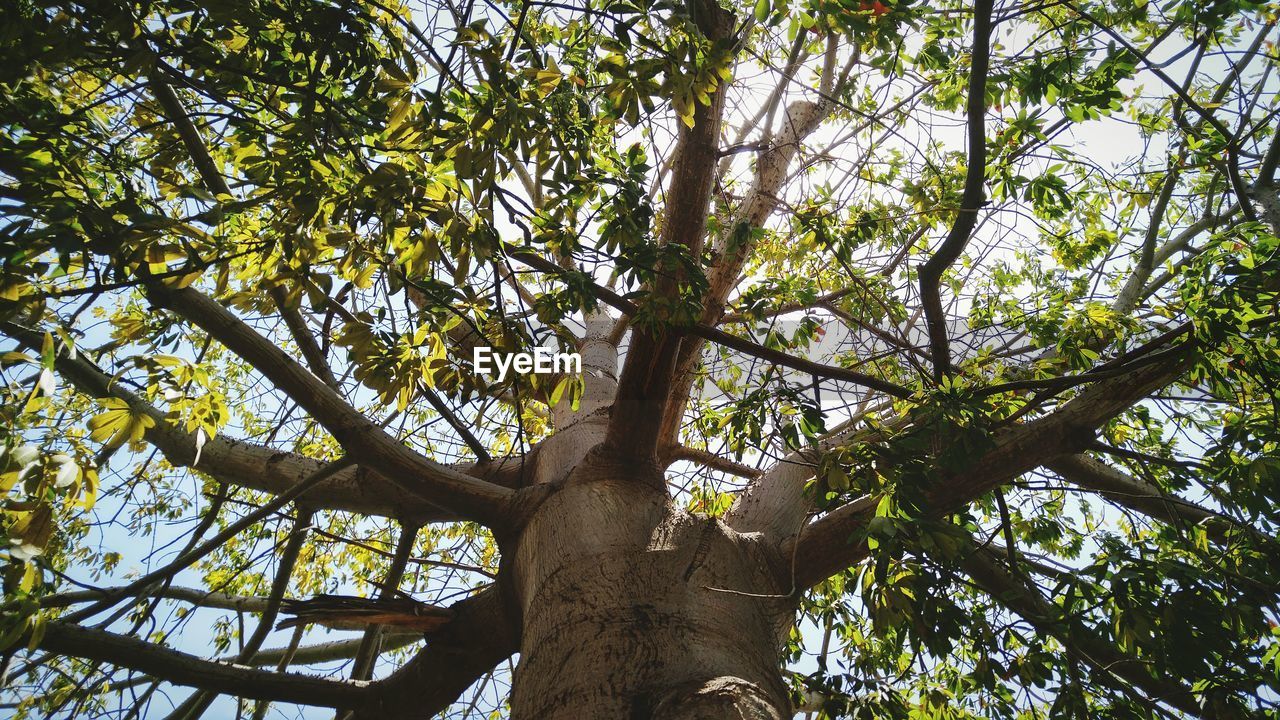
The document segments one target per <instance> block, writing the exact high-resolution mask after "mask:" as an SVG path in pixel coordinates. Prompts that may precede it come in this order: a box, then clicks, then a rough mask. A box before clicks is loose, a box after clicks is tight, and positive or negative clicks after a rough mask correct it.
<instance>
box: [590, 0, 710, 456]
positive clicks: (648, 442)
mask: <svg viewBox="0 0 1280 720" xmlns="http://www.w3.org/2000/svg"><path fill="white" fill-rule="evenodd" d="M689 9H690V13H691V14H696V17H698V18H699V19H698V26H699V28H700V29H701V30H702V32H703V34H705V35H706V36H707V38H708V39H709V40H712V41H720V40H723V39H725V38H727V37H728V35H729V33H730V32H731V31H732V29H733V22H732V18H733V16H732V15H731V14H730V13H729V12H728V11H726V10H724V9H722V8H720V7H719V5H718V4H717V3H716V2H714V1H713V0H692V1H691V2H690V3H689ZM726 86H727V82H721V83H720V85H719V86H718V87H717V88H716V89H715V91H714V92H712V93H711V96H710V101H709V102H708V103H706V104H703V103H701V102H697V101H695V107H694V110H693V120H692V123H691V124H690V125H689V126H687V127H685V126H684V125H682V126H681V128H680V136H679V139H678V140H677V142H676V148H675V151H674V153H673V155H672V158H673V159H672V164H671V183H670V185H669V186H668V188H667V203H666V207H665V209H664V212H663V218H662V232H661V235H660V236H659V238H658V242H659V244H660V245H661V246H663V247H667V248H674V247H678V246H683V251H684V252H687V253H688V255H689V257H691V258H693V259H694V260H695V261H696V260H697V259H699V258H700V257H701V256H702V248H703V243H704V236H705V234H706V226H707V215H708V212H709V210H710V205H711V192H712V188H713V186H714V184H715V180H716V170H717V166H718V163H717V160H718V159H719V149H720V124H721V121H722V119H723V116H724V103H725V96H726V94H727V93H726V90H727V88H726ZM655 270H656V277H657V280H656V281H655V282H654V285H653V287H652V288H651V292H650V297H649V302H650V303H651V308H652V310H653V312H654V313H655V314H656V316H657V317H656V318H655V319H656V321H657V322H655V323H654V324H652V325H647V326H646V327H636V328H635V329H634V330H633V332H632V336H631V347H630V350H629V351H628V353H627V359H626V361H625V362H624V363H623V367H622V372H621V373H620V374H619V375H618V389H617V393H616V395H615V396H614V409H613V412H612V413H611V414H610V417H609V429H608V433H607V435H606V439H605V443H606V446H607V447H609V448H611V449H612V451H613V452H615V453H617V454H620V455H623V456H627V457H632V458H635V459H638V460H641V461H656V459H657V457H656V456H657V450H658V442H659V440H658V437H659V435H658V434H659V430H660V428H659V427H658V424H659V423H658V420H659V419H660V418H661V417H662V416H663V411H664V409H665V408H666V405H667V401H668V398H669V397H670V395H671V382H672V379H673V375H674V373H675V365H676V356H677V354H678V353H679V351H680V343H681V340H682V338H683V336H684V332H683V331H682V329H681V328H680V327H678V326H677V325H676V324H675V323H673V322H670V321H673V320H676V318H675V317H672V315H671V311H672V310H673V309H675V308H677V307H678V306H679V305H680V304H681V302H682V300H681V296H682V294H683V293H684V292H687V289H686V288H684V287H682V286H683V285H684V284H685V273H684V272H683V270H682V269H681V268H680V267H678V265H677V264H676V263H671V262H663V263H662V264H661V265H660V266H659V267H658V268H656V269H655Z"/></svg>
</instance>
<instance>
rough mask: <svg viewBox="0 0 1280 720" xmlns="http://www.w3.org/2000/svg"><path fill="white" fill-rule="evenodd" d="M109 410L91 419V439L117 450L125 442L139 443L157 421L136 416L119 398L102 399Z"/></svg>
mask: <svg viewBox="0 0 1280 720" xmlns="http://www.w3.org/2000/svg"><path fill="white" fill-rule="evenodd" d="M98 402H99V403H101V404H102V405H103V406H104V407H106V408H107V409H106V410H105V411H103V412H102V413H99V414H98V415H95V416H93V417H92V418H90V419H89V431H90V432H89V439H90V440H93V441H95V442H103V443H106V446H107V447H109V448H117V447H120V446H121V445H123V444H124V443H125V442H137V441H139V440H141V439H142V438H143V436H144V435H145V434H146V432H147V429H148V428H151V427H154V426H155V424H156V421H155V420H154V419H152V418H151V417H150V416H148V415H134V414H133V409H132V408H130V407H129V404H128V403H126V402H125V401H124V400H121V399H119V398H100V399H99V400H98Z"/></svg>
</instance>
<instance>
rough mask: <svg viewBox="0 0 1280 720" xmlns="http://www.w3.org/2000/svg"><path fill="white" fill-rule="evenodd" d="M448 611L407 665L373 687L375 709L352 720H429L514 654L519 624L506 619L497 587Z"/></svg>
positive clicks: (455, 604)
mask: <svg viewBox="0 0 1280 720" xmlns="http://www.w3.org/2000/svg"><path fill="white" fill-rule="evenodd" d="M449 609H450V610H452V611H453V612H454V618H453V620H452V621H450V622H449V623H448V624H447V625H445V626H444V627H442V628H441V629H439V630H437V631H435V632H434V633H432V634H431V636H430V638H429V641H428V643H427V646H426V647H424V648H423V649H422V650H421V651H420V652H419V653H418V654H417V655H416V656H415V657H414V658H413V659H412V660H410V661H409V662H408V663H406V664H405V665H404V666H403V667H401V668H400V669H399V670H397V671H396V672H395V673H394V674H393V675H391V677H389V678H387V679H386V680H382V681H380V682H378V683H377V695H378V703H377V708H376V709H371V710H366V711H363V712H359V711H358V712H356V714H355V718H356V720H418V719H419V718H425V717H433V716H435V714H436V713H439V712H441V711H442V710H444V709H445V708H447V707H448V706H449V705H450V704H452V703H453V701H455V700H457V699H458V696H459V695H461V694H462V692H463V691H464V690H466V689H467V688H468V687H470V686H471V684H472V683H473V682H475V681H476V680H477V679H479V678H480V677H482V676H483V675H484V674H485V673H487V672H489V671H490V670H492V669H493V667H494V666H495V665H497V664H498V663H500V662H502V661H503V660H505V659H507V658H508V657H510V656H511V655H512V653H514V652H516V651H517V650H518V649H519V635H520V633H519V629H518V624H517V623H516V622H515V621H513V620H512V619H510V618H509V617H508V616H507V613H506V610H505V607H504V603H503V600H502V596H501V593H500V591H499V590H498V588H497V587H496V586H491V587H489V588H487V589H485V590H482V591H481V592H479V593H477V594H475V595H473V596H471V597H469V598H467V599H465V600H462V601H460V602H457V603H454V604H453V605H452V606H450V608H449Z"/></svg>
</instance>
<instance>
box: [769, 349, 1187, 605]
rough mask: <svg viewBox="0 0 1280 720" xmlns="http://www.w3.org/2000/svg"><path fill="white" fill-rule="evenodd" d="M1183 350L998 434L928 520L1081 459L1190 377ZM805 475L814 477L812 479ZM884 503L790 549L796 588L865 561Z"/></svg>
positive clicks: (810, 529) (934, 499)
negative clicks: (1108, 432) (860, 534)
mask: <svg viewBox="0 0 1280 720" xmlns="http://www.w3.org/2000/svg"><path fill="white" fill-rule="evenodd" d="M1180 347H1181V348H1182V351H1181V352H1180V353H1178V354H1174V355H1170V356H1167V357H1165V358H1164V359H1163V361H1162V362H1158V363H1151V364H1149V365H1145V366H1143V367H1140V368H1138V369H1136V370H1133V371H1132V372H1130V373H1127V374H1125V375H1121V376H1117V377H1112V378H1108V379H1106V380H1102V381H1100V382H1097V383H1095V384H1093V385H1091V386H1089V387H1087V388H1085V389H1084V390H1081V391H1080V393H1079V394H1078V395H1077V396H1076V397H1075V398H1074V399H1072V400H1071V401H1069V402H1067V403H1066V404H1064V405H1063V406H1062V407H1060V408H1059V409H1058V410H1056V411H1054V412H1052V413H1049V414H1048V415H1045V416H1043V417H1040V418H1037V419H1035V420H1032V421H1031V422H1028V423H1025V424H1019V425H1013V426H1010V427H1006V428H1004V429H1002V430H999V431H997V432H996V433H995V434H994V436H993V437H992V441H993V444H994V447H993V448H992V449H990V450H988V451H987V452H986V453H983V454H982V455H981V456H979V457H977V458H975V459H974V460H973V461H972V462H971V463H970V464H969V465H968V467H966V468H964V469H963V470H959V471H955V472H950V473H946V474H941V475H939V477H938V478H937V479H936V480H935V481H934V482H933V483H931V486H930V488H929V489H928V490H927V491H926V492H925V498H926V507H927V508H928V511H927V512H928V513H929V514H930V515H932V516H943V515H946V514H948V513H952V512H955V511H956V510H958V509H960V508H961V507H963V506H964V505H966V504H968V503H969V502H972V501H973V500H975V499H977V498H979V497H981V496H982V495H983V494H984V493H986V492H989V491H990V490H992V489H993V488H995V487H998V486H1000V485H1004V484H1006V483H1008V482H1011V481H1012V480H1014V479H1015V478H1017V477H1019V476H1020V475H1022V474H1023V473H1026V472H1029V471H1031V470H1033V469H1035V468H1036V467H1038V466H1039V465H1042V464H1044V463H1045V462H1047V461H1048V460H1050V459H1051V458H1055V457H1058V456H1061V455H1064V454H1070V453H1076V452H1080V451H1081V450H1083V449H1084V448H1085V447H1086V446H1087V445H1088V443H1089V442H1091V441H1092V440H1093V437H1094V434H1095V433H1096V432H1097V430H1098V428H1100V427H1102V425H1103V424H1105V423H1106V422H1108V421H1109V420H1110V419H1111V418H1113V417H1115V416H1116V415H1118V414H1120V413H1121V412H1123V411H1124V410H1126V409H1127V408H1129V407H1130V406H1131V405H1133V404H1134V403H1136V402H1138V401H1139V400H1141V399H1142V398H1144V397H1146V396H1147V395H1148V394H1149V393H1151V392H1152V391H1153V390H1155V389H1157V388H1161V387H1164V386H1165V385H1168V384H1169V383H1171V382H1173V381H1175V380H1177V379H1178V378H1179V377H1180V376H1181V375H1182V374H1183V373H1184V372H1185V371H1186V369H1187V367H1188V365H1189V361H1190V359H1191V357H1192V353H1191V350H1192V345H1191V344H1190V343H1186V344H1184V345H1182V346H1180ZM805 475H806V477H812V473H811V472H810V473H806V474H805ZM802 480H803V478H802ZM878 502H879V497H876V496H869V497H865V498H861V499H859V500H855V501H853V502H851V503H849V504H847V505H844V506H842V507H840V508H837V509H835V510H832V511H831V512H829V513H827V514H826V515H824V516H822V517H821V518H818V519H817V520H815V521H813V522H812V523H811V524H809V525H808V526H807V527H806V528H804V531H803V532H802V533H800V534H799V535H798V537H796V538H792V539H790V540H788V541H787V542H785V543H784V552H787V553H790V552H791V551H792V550H791V546H792V545H793V544H797V545H798V547H795V551H794V552H795V555H796V558H797V560H796V568H795V575H796V577H795V580H796V584H797V587H809V586H810V585H813V584H815V583H817V582H820V581H822V580H823V579H825V578H827V577H830V576H831V575H832V574H834V573H836V572H839V571H840V570H841V569H842V568H845V567H848V566H849V565H851V564H852V563H854V562H857V561H858V560H861V559H862V558H864V557H866V553H867V547H866V543H865V542H863V541H858V542H854V541H853V538H854V536H855V533H857V531H858V530H860V529H861V528H863V527H865V526H866V524H867V523H868V522H870V520H871V518H872V517H874V515H875V508H876V505H877V504H878Z"/></svg>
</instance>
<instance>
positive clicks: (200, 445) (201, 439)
mask: <svg viewBox="0 0 1280 720" xmlns="http://www.w3.org/2000/svg"><path fill="white" fill-rule="evenodd" d="M208 439H209V436H208V434H207V433H205V431H204V428H203V427H198V428H196V457H195V459H194V460H192V461H191V465H192V466H193V467H194V466H196V465H199V464H200V451H202V450H204V444H205V441H207V440H208Z"/></svg>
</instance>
